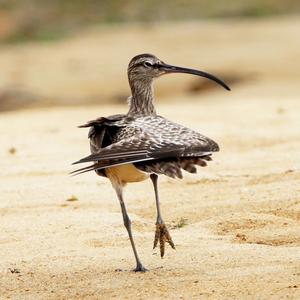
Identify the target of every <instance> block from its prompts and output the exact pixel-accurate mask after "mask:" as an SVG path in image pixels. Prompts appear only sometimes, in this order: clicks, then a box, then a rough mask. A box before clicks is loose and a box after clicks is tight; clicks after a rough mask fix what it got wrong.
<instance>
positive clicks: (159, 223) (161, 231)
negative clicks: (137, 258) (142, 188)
mask: <svg viewBox="0 0 300 300" xmlns="http://www.w3.org/2000/svg"><path fill="white" fill-rule="evenodd" d="M150 178H151V180H152V183H153V187H154V192H155V202H156V210H157V219H156V230H155V237H154V243H153V249H154V248H156V246H157V244H158V241H159V246H160V256H161V258H163V257H164V254H165V243H166V242H167V243H168V244H169V245H170V246H171V247H172V248H173V249H175V245H174V243H173V241H172V238H171V236H170V233H169V231H168V229H167V227H166V225H165V223H164V221H163V219H162V216H161V212H160V204H159V196H158V188H157V179H158V176H157V175H156V174H151V175H150Z"/></svg>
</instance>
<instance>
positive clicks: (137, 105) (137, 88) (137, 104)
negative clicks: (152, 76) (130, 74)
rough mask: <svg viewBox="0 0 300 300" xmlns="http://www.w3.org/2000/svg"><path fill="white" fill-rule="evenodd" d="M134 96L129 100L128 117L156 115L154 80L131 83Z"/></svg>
mask: <svg viewBox="0 0 300 300" xmlns="http://www.w3.org/2000/svg"><path fill="white" fill-rule="evenodd" d="M130 88H131V93H132V96H131V97H130V99H129V111H128V115H131V116H133V115H134V116H136V115H141V116H148V115H156V111H155V107H154V104H153V102H154V92H153V82H152V80H151V81H150V80H149V81H147V80H143V81H135V82H130Z"/></svg>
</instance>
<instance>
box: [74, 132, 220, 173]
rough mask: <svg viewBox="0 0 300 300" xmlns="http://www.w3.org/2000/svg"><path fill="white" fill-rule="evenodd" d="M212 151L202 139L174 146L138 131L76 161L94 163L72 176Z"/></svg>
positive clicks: (203, 154) (173, 143)
mask: <svg viewBox="0 0 300 300" xmlns="http://www.w3.org/2000/svg"><path fill="white" fill-rule="evenodd" d="M183 140H184V139H183ZM213 151H216V150H213V149H212V148H211V145H210V144H209V143H207V142H206V141H204V140H198V142H195V141H192V143H191V144H188V143H186V141H185V140H184V141H183V142H182V143H178V142H173V141H172V139H169V140H163V139H161V138H160V136H159V137H158V136H157V135H149V134H148V133H146V132H141V133H139V134H137V135H134V136H132V137H129V138H125V139H123V140H121V141H119V142H116V143H114V144H111V145H109V146H107V147H105V148H102V149H100V150H99V152H97V153H94V154H91V155H89V156H87V157H85V158H83V159H80V160H79V161H76V162H75V163H74V164H78V163H85V162H94V164H93V165H91V166H88V167H85V168H82V169H79V170H75V171H73V172H72V173H73V174H74V173H77V174H80V173H82V172H87V171H92V170H96V169H103V168H108V167H111V166H117V165H122V164H128V163H134V162H142V161H150V160H155V159H162V158H167V157H201V156H206V155H209V154H210V153H211V152H213Z"/></svg>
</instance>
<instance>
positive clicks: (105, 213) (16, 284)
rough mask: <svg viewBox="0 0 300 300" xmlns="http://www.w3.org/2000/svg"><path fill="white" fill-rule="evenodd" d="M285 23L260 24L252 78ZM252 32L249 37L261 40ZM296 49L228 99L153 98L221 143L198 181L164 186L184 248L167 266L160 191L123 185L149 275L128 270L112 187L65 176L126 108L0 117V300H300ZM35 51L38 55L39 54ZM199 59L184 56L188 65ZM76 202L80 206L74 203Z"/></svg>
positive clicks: (129, 257)
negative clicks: (155, 246)
mask: <svg viewBox="0 0 300 300" xmlns="http://www.w3.org/2000/svg"><path fill="white" fill-rule="evenodd" d="M282 22H283V25H282V28H285V30H286V31H284V30H282V31H281V36H282V39H283V40H285V39H286V40H287V35H288V34H291V33H290V31H291V30H296V29H295V28H294V26H295V24H297V22H296V21H291V22H290V23H289V22H288V21H287V20H283V21H282ZM277 23H278V22H275V21H270V23H267V22H266V24H264V26H265V27H262V28H264V29H265V31H266V32H267V33H268V32H269V40H267V41H266V40H263V38H262V36H261V35H262V34H261V33H259V34H258V41H257V43H256V44H255V45H256V48H255V45H254V44H253V45H252V48H251V49H252V52H251V51H250V49H249V52H248V53H247V55H246V56H245V57H244V61H245V65H246V67H245V68H246V69H248V70H252V69H255V67H254V66H253V61H255V58H253V57H252V58H250V59H249V60H250V61H251V62H250V63H249V64H247V63H246V57H247V56H248V57H251V53H253V55H256V56H255V57H256V59H257V60H256V62H257V65H258V66H259V62H260V61H261V62H263V59H262V58H261V57H260V56H259V55H258V54H259V53H260V50H262V49H263V47H262V46H261V43H265V46H266V47H268V48H266V49H265V51H266V52H268V50H270V49H272V48H270V45H271V41H272V40H273V37H275V36H276V35H275V33H276V30H277V29H279V28H280V26H277ZM268 24H269V27H268V26H267V25H268ZM298 25H299V24H298ZM207 26H208V27H209V28H210V30H213V29H214V30H215V31H216V32H218V28H219V29H220V30H221V29H222V26H221V25H220V24H219V25H218V26H219V27H217V26H216V28H212V27H213V26H212V25H207ZM241 26H243V24H242V25H241ZM256 26H257V28H260V26H262V25H261V23H258V24H256ZM272 26H275V28H276V30H275V32H273V31H272V30H271V28H272ZM276 26H277V27H276ZM191 28H192V27H191ZM298 28H299V27H298ZM178 32H179V33H178V34H180V31H179V30H178ZM182 32H184V30H182ZM90 34H92V33H90ZM94 34H96V33H94ZM294 34H295V31H294ZM254 35H255V33H254V32H253V35H252V36H249V38H253V40H255V37H254ZM100 36H101V35H100ZM270 36H271V37H270ZM102 38H103V37H102ZM107 38H109V37H107ZM235 38H236V39H238V38H239V35H238V34H237V33H236V36H235ZM240 38H241V39H243V38H244V35H243V34H242V32H240ZM290 38H291V36H290ZM90 39H91V36H90ZM232 39H233V37H232ZM274 41H275V40H274ZM222 42H224V44H225V45H224V49H223V50H224V60H223V65H221V68H222V69H226V68H227V67H229V64H232V66H231V68H232V69H234V68H237V67H238V66H234V65H233V62H234V57H232V58H230V59H229V62H228V61H227V62H226V59H225V58H226V57H227V59H228V58H229V56H230V55H231V54H230V49H231V47H230V46H229V45H228V44H226V43H225V38H224V39H223V41H222ZM77 43H79V42H78V41H77ZM274 43H275V42H274ZM291 43H294V44H293V45H294V46H293V47H296V44H297V43H298V44H297V47H298V48H296V49H294V48H293V47H288V46H287V45H286V44H285V47H286V48H287V49H286V51H287V53H289V55H290V57H291V59H295V60H294V61H293V62H291V61H288V62H287V63H286V64H284V61H285V59H286V58H287V57H288V55H286V56H285V52H284V51H283V47H284V46H280V47H282V49H281V48H280V49H281V50H280V49H279V50H280V51H281V52H280V51H279V50H278V51H279V52H280V53H281V54H282V55H281V56H279V57H278V58H277V60H276V57H275V56H276V55H275V54H274V53H273V52H272V53H271V54H268V55H269V59H267V58H268V55H267V54H263V55H264V58H265V59H267V62H265V64H263V68H264V72H265V75H262V78H261V79H260V80H259V81H255V80H254V81H249V82H245V83H242V84H240V85H238V84H237V85H233V86H232V87H233V91H232V92H231V93H228V92H226V91H223V90H221V89H219V90H215V91H214V92H212V93H204V94H203V95H201V94H180V93H179V94H178V95H176V94H174V93H173V94H172V95H171V97H169V98H168V97H163V98H164V99H163V100H164V101H159V99H157V106H158V108H157V109H158V112H159V113H160V114H162V115H164V116H166V117H167V118H169V119H172V120H176V121H177V122H179V123H182V124H185V125H187V126H189V127H191V128H194V129H196V130H198V131H200V132H202V133H203V134H205V135H207V136H210V137H212V138H213V139H215V140H216V141H218V142H219V144H220V146H221V152H219V153H217V154H216V155H215V156H214V161H213V162H211V163H210V164H209V166H208V167H206V168H202V169H199V170H198V174H197V175H190V174H186V176H185V178H184V179H183V180H181V181H180V180H178V181H174V180H172V179H168V178H164V177H161V179H160V194H161V201H162V211H163V215H164V219H165V221H166V222H167V224H168V225H169V228H170V229H171V230H170V233H171V235H172V237H173V240H174V242H175V245H176V251H174V250H172V249H171V248H169V247H168V248H167V249H166V255H165V258H164V259H163V260H162V259H160V256H159V252H158V250H152V243H153V237H154V229H155V226H154V223H155V202H154V193H153V190H152V186H151V183H150V181H148V182H143V183H139V184H132V185H129V186H128V187H127V189H126V194H125V198H126V203H127V206H128V210H129V213H130V216H131V219H132V221H133V230H134V236H135V240H136V243H137V247H138V250H139V253H140V256H141V259H142V261H143V263H144V264H145V266H146V267H148V268H149V269H150V271H149V272H147V273H145V274H137V273H134V272H131V269H132V268H133V267H134V259H133V254H132V251H131V247H130V244H129V241H128V238H127V233H126V230H125V229H124V228H123V224H122V217H121V213H120V208H119V204H118V201H117V199H116V196H115V194H114V192H113V190H112V188H111V186H110V183H109V182H108V181H107V180H105V179H104V178H99V177H97V176H95V175H94V174H93V173H90V174H84V175H81V176H77V177H69V176H68V175H67V173H68V172H69V171H71V170H72V167H71V165H70V164H71V162H73V161H75V160H77V159H78V158H81V157H83V156H85V155H86V154H88V151H89V146H88V141H87V139H86V135H87V130H85V129H77V128H76V126H77V125H79V124H82V123H83V122H85V121H87V120H90V119H93V118H95V117H97V116H106V115H109V114H113V113H118V112H124V111H125V110H126V106H125V104H124V105H101V106H100V105H99V106H93V107H91V106H79V107H75V108H74V107H61V108H57V107H54V108H40V109H28V110H23V111H17V112H6V113H1V114H0V145H1V150H0V160H1V169H0V193H1V194H0V195H1V201H0V228H1V235H0V299H1V300H2V299H8V298H12V299H114V298H115V299H230V298H234V299H282V298H283V299H285V298H290V299H299V298H300V153H299V149H300V134H299V133H300V117H299V111H300V102H299V77H298V78H296V79H294V76H296V75H297V72H299V68H298V69H297V64H298V66H299V59H298V60H296V50H297V51H298V52H297V53H298V54H299V49H300V48H299V45H300V42H299V41H294V40H291ZM235 45H238V41H236V44H235ZM275 45H277V42H276V43H275ZM24 47H25V46H24ZM26 47H28V49H27V50H26V51H27V52H26V53H29V52H30V47H33V48H34V49H35V50H34V51H37V50H36V49H37V47H38V46H32V45H27V46H26ZM205 47H206V49H207V46H205ZM240 47H243V45H240ZM260 47H261V48H260ZM274 47H275V46H274ZM91 48H92V46H91ZM234 48H235V47H232V49H234ZM66 49H67V48H66ZM72 49H73V48H72ZM164 49H165V50H166V48H164ZM255 49H256V50H255ZM23 50H24V49H23ZM23 50H22V51H23ZM73 50H74V49H73ZM138 50H139V49H138ZM138 50H137V52H139V51H138ZM3 51H4V52H5V51H8V50H7V49H4V50H3ZM13 51H17V50H13ZM13 51H12V52H11V53H10V54H9V53H8V52H6V54H5V55H13ZM24 51H25V50H24ZM49 51H50V50H49ZM53 51H54V50H53ZM60 51H62V50H60ZM74 51H75V50H74ZM132 51H133V50H132ZM207 51H208V50H207ZM219 51H220V52H222V51H221V50H219ZM233 51H234V50H233ZM125 52H126V51H125ZM128 52H130V51H129V50H128ZM152 52H154V51H152ZM161 52H162V53H165V51H163V50H162V51H161ZM71 53H72V51H71ZM194 53H195V49H194ZM199 53H200V50H199ZM19 54H20V53H19ZM165 54H166V53H165ZM64 55H65V56H66V57H67V55H68V54H67V53H65V54H64ZM125 55H126V53H125ZM171 55H172V57H173V58H175V56H176V57H180V53H177V54H176V55H175V54H174V53H172V54H171ZM206 55H207V57H209V55H208V54H206ZM293 55H294V56H293ZM165 56H166V55H165ZM2 57H3V56H2ZM242 58H243V57H242V56H240V57H237V59H238V60H239V61H243V59H242ZM217 59H218V61H219V62H220V63H221V59H220V57H218V58H217ZM193 60H194V57H190V56H188V59H186V62H187V63H185V65H187V64H188V65H193V64H192V62H193ZM196 60H197V62H196V65H201V64H200V60H199V58H196ZM172 61H173V62H176V60H175V59H173V60H172ZM184 62H185V61H184V59H182V60H181V61H179V62H178V64H182V63H184ZM224 62H225V63H224ZM210 63H211V64H212V65H213V64H214V63H213V58H211V61H210ZM210 63H208V65H209V64H210ZM123 64H124V68H125V64H126V61H125V62H124V63H123ZM293 65H294V66H293ZM113 66H114V67H115V65H113ZM240 66H241V65H239V67H240ZM6 67H7V68H8V67H9V66H6ZM114 67H113V68H114ZM32 68H34V67H33V66H32ZM251 68H252V69H251ZM257 68H258V67H257ZM50 69H51V66H50ZM207 69H209V68H207ZM118 70H119V66H118V67H115V72H116V73H117V71H118ZM50 71H51V70H50ZM260 71H261V70H260ZM1 72H3V70H2V71H1ZM24 72H25V71H24ZM120 72H123V80H124V70H121V71H120ZM112 73H113V72H112ZM271 75H272V76H271ZM298 75H299V73H298ZM28 76H29V75H28ZM69 76H71V74H70V75H69ZM82 76H83V75H82ZM101 76H103V75H101V74H100V76H99V81H100V82H101V79H102V77H101ZM179 77H180V75H178V77H177V79H176V80H179ZM184 78H186V77H184ZM35 79H36V80H41V79H40V78H38V77H35ZM28 80H29V79H28ZM106 80H108V81H109V79H107V78H106ZM170 80H171V81H172V79H170ZM184 80H186V79H184ZM296 80H298V82H297V81H296ZM108 81H107V82H108ZM28 82H29V81H28ZM33 82H34V80H33ZM174 82H177V81H172V83H174ZM164 83H165V84H166V86H164ZM125 84H126V81H124V83H122V84H121V86H120V89H122V86H123V85H124V86H125ZM168 84H169V83H168V79H167V78H164V80H163V83H162V84H160V85H159V87H162V89H164V88H165V89H166V90H167V88H166V87H168ZM109 86H110V89H111V91H113V90H115V89H117V88H118V81H116V82H114V81H113V79H111V81H110V85H109ZM49 89H50V88H49ZM61 89H62V88H61ZM50 90H51V89H50ZM124 91H125V92H126V89H125V90H124ZM55 92H58V91H55ZM53 97H54V96H53ZM14 150H15V151H14ZM72 195H74V196H76V198H77V199H73V200H76V201H68V199H69V200H70V197H72ZM183 219H184V222H182V220H183ZM180 225H182V226H180Z"/></svg>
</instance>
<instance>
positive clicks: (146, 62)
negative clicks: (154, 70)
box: [144, 61, 152, 68]
mask: <svg viewBox="0 0 300 300" xmlns="http://www.w3.org/2000/svg"><path fill="white" fill-rule="evenodd" d="M144 66H145V67H146V68H151V67H152V64H151V62H149V61H145V62H144Z"/></svg>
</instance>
